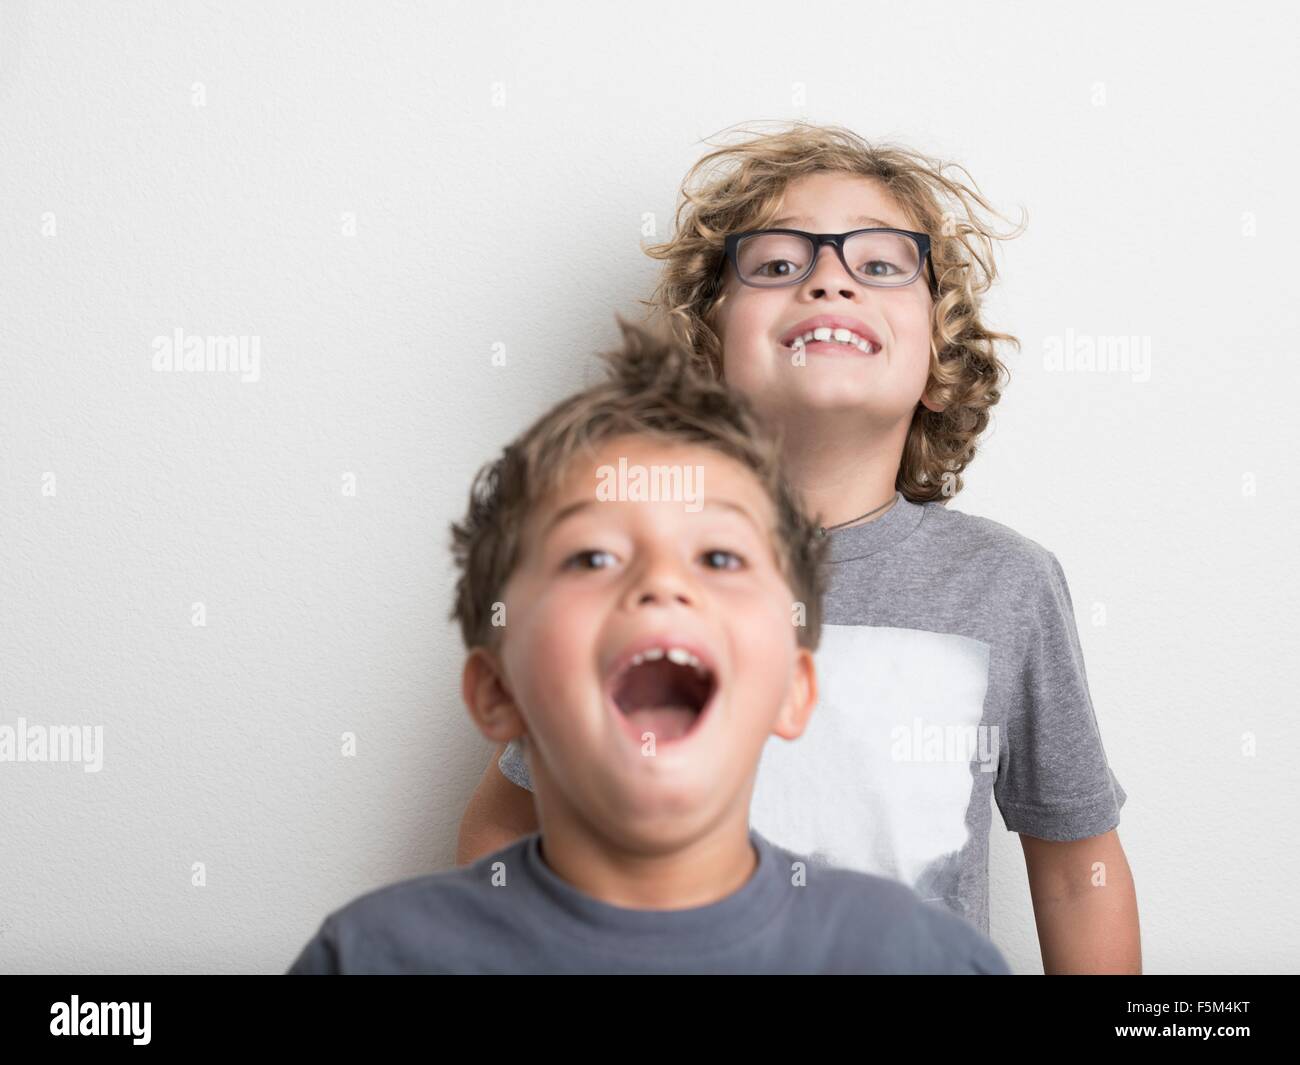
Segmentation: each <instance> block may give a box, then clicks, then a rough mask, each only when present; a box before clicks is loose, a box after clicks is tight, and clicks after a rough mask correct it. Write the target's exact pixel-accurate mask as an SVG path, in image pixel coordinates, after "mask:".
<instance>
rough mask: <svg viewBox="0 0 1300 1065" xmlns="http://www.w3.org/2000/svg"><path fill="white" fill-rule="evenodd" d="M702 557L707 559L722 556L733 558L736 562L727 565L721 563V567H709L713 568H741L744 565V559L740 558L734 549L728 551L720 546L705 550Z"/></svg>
mask: <svg viewBox="0 0 1300 1065" xmlns="http://www.w3.org/2000/svg"><path fill="white" fill-rule="evenodd" d="M703 557H704V558H709V559H715V558H719V557H722V558H729V559H734V560H735V563H736V564H735V565H734V566H729V565H727V564H726V563H723V565H722V566H721V567H710V568H714V569H719V568H720V569H742V568H743V567H744V565H745V560H744V559H743V558H741V557H740V555H738V554H736V552H734V551H728V550H726V549H725V548H721V547H715V548H713V549H712V550H710V551H705V552H704V555H703Z"/></svg>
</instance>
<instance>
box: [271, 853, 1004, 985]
mask: <svg viewBox="0 0 1300 1065" xmlns="http://www.w3.org/2000/svg"><path fill="white" fill-rule="evenodd" d="M749 836H750V840H751V841H752V842H753V844H754V847H755V849H756V850H757V853H758V865H757V867H756V868H755V870H754V873H753V875H751V876H750V878H749V880H747V881H746V882H745V884H744V885H743V886H742V887H740V888H739V889H738V890H736V891H734V892H732V894H730V895H728V896H727V897H726V898H724V899H721V900H720V901H718V902H714V903H711V904H709V905H707V906H699V907H695V908H693V909H685V910H640V909H627V908H624V907H620V906H613V905H610V904H609V903H606V902H602V901H600V900H599V899H596V898H593V897H592V896H590V895H588V894H586V893H585V892H582V891H580V890H578V889H577V888H575V887H574V886H573V885H571V884H569V883H568V882H567V881H566V880H563V879H561V877H560V876H559V875H558V874H556V873H555V872H554V871H553V870H552V869H551V868H550V867H549V866H548V865H547V864H546V861H545V857H544V852H545V845H544V843H543V842H542V836H541V835H539V834H538V833H536V832H534V833H533V834H532V835H529V836H524V837H522V838H521V839H518V840H516V841H515V842H514V843H511V844H509V845H508V846H506V847H503V848H502V849H501V850H498V851H497V852H496V853H495V854H489V855H487V856H486V857H483V858H480V859H479V860H478V861H477V862H474V863H473V864H472V865H467V866H462V867H460V868H457V869H453V870H451V871H449V872H445V873H434V874H431V875H429V876H422V877H418V878H416V879H413V880H406V881H403V882H401V883H398V884H393V885H390V886H388V887H385V888H380V889H379V890H377V891H372V892H370V893H369V894H366V895H362V896H361V897H360V898H357V899H355V900H353V901H352V902H350V903H349V904H348V905H346V906H344V907H343V908H342V909H340V910H337V911H336V912H334V913H332V914H330V915H329V916H328V917H327V918H326V919H325V921H324V922H323V923H322V925H321V927H320V930H319V931H318V932H317V933H316V935H315V937H314V938H313V939H312V940H311V941H310V942H309V943H308V944H307V945H306V947H304V948H303V951H302V953H301V954H300V955H299V956H298V958H297V960H296V961H295V962H294V963H293V965H292V966H291V967H290V968H289V970H288V972H289V974H290V975H294V974H311V973H325V974H339V973H462V974H463V973H529V974H539V973H566V974H579V973H600V974H609V975H626V974H636V973H645V974H702V973H729V974H742V973H959V974H960V973H965V974H972V975H973V974H995V975H1008V974H1009V973H1010V969H1009V968H1008V967H1007V963H1006V961H1005V960H1004V959H1003V957H1002V955H1001V954H999V953H998V950H997V948H996V947H995V946H994V945H993V944H992V943H991V942H990V941H989V940H988V939H987V938H986V937H984V936H983V935H981V934H980V933H979V932H977V931H976V930H975V929H974V928H973V927H971V925H970V924H969V923H968V922H966V921H963V920H962V919H961V918H959V917H956V916H954V915H953V914H951V913H949V912H948V911H947V910H946V909H944V908H942V907H939V906H933V905H928V904H926V903H924V902H922V901H921V900H920V898H918V897H917V895H916V893H915V892H914V891H912V890H911V889H909V888H907V887H906V886H905V885H903V884H899V883H897V882H896V881H893V880H887V879H885V878H883V877H875V876H869V875H867V874H865V873H855V872H852V871H850V870H846V869H833V868H827V867H825V866H822V865H820V864H818V863H810V862H806V861H804V860H802V859H800V858H798V857H796V856H795V855H793V854H790V853H789V852H787V851H785V850H783V849H781V848H779V847H775V846H773V845H772V844H771V843H770V842H769V841H768V840H766V839H764V838H763V837H762V836H761V835H760V834H759V833H758V832H757V831H755V830H754V829H753V828H752V827H751V829H750V833H749Z"/></svg>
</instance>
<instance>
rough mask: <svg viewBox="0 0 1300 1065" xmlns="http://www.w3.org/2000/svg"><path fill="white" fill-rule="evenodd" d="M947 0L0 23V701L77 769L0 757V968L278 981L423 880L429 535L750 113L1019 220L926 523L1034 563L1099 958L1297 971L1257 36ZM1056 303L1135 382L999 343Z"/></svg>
mask: <svg viewBox="0 0 1300 1065" xmlns="http://www.w3.org/2000/svg"><path fill="white" fill-rule="evenodd" d="M740 10H743V11H744V20H743V21H738V18H737V13H738V12H739V11H740ZM1280 10H1281V9H1280V8H1278V11H1280ZM978 11H979V15H978V21H976V20H975V19H974V18H973V16H972V15H971V14H969V13H968V12H969V9H968V5H963V4H936V3H930V4H924V5H916V4H898V3H888V4H868V3H864V2H853V3H844V4H839V5H832V6H830V7H826V6H822V7H819V8H817V9H815V10H814V9H812V8H801V7H798V6H797V5H796V6H794V7H791V5H789V4H785V3H771V2H756V3H751V4H748V5H744V7H743V9H742V8H737V7H736V6H735V5H730V4H727V5H723V4H717V5H700V4H697V3H667V4H664V3H660V4H656V5H654V6H653V8H650V9H647V10H646V14H645V15H644V16H643V17H640V18H638V17H637V15H636V13H635V12H630V11H629V9H628V8H627V7H626V6H625V5H604V6H601V5H592V4H577V3H570V4H555V3H551V4H546V5H528V4H523V3H495V4H491V5H487V6H481V5H479V6H476V5H450V4H449V5H437V6H433V5H419V4H386V3H375V2H366V3H360V2H358V3H354V4H323V3H302V4H298V5H289V4H280V3H272V4H265V5H264V4H261V3H239V4H230V5H216V4H213V5H208V4H199V3H157V4H144V3H137V4H128V5H122V6H121V7H120V8H119V7H116V6H109V5H91V4H61V3H40V4H35V3H32V4H24V3H5V4H4V5H3V6H0V359H2V362H0V418H2V421H0V581H2V582H3V584H0V626H2V628H0V655H2V657H0V724H9V725H14V724H16V722H17V719H18V718H19V717H23V718H25V719H26V720H27V721H28V722H29V723H33V724H41V725H50V724H78V725H81V724H89V725H100V726H102V728H103V735H104V763H103V769H102V770H101V771H100V772H98V773H86V772H83V770H82V769H81V768H80V767H78V766H75V765H66V764H64V765H57V764H47V765H33V764H18V765H15V764H3V765H0V969H3V970H5V971H23V972H38V971H39V972H44V971H61V970H72V971H79V972H99V971H155V970H181V971H243V970H253V971H266V972H275V971H280V970H282V969H283V968H284V967H285V966H286V965H287V964H288V963H289V961H290V960H292V958H293V956H294V954H295V953H296V952H297V950H298V949H299V948H300V947H301V945H302V944H303V943H304V942H305V940H306V938H307V937H308V936H309V935H310V934H311V933H312V932H313V931H314V930H315V928H316V926H317V925H318V923H319V921H320V919H321V918H322V917H323V916H324V914H325V913H326V912H327V911H328V910H330V909H332V908H334V907H336V906H338V905H340V904H342V903H343V902H345V901H347V900H348V899H350V898H352V897H354V896H355V895H356V894H358V893H360V892H361V891H363V890H367V889H369V888H371V887H375V886H378V885H380V884H384V883H387V882H390V881H392V880H395V879H399V878H402V877H405V876H411V875H416V874H419V873H421V872H425V871H429V870H433V869H438V868H445V867H448V866H450V865H451V864H452V855H453V848H454V842H455V832H456V826H457V824H458V821H459V818H460V815H461V813H462V811H463V808H464V805H465V802H466V801H467V799H468V797H469V794H470V792H471V790H472V788H473V786H474V784H475V781H476V779H477V777H478V775H479V773H480V771H481V769H482V767H483V764H484V761H485V759H486V756H487V754H488V750H489V747H488V745H487V743H486V742H485V741H484V740H482V739H481V738H480V737H479V736H478V734H477V733H476V732H475V730H474V729H473V727H472V726H471V724H470V721H469V719H468V717H467V715H466V713H465V711H464V709H463V707H462V706H461V704H460V702H459V698H458V694H457V692H458V679H459V668H460V662H461V648H460V645H459V641H458V637H457V634H456V632H455V631H454V629H453V628H452V626H451V625H450V624H449V623H448V622H447V620H446V612H447V610H448V607H449V603H450V590H451V581H452V571H451V566H450V559H449V555H448V552H447V548H446V544H447V526H448V523H449V522H450V521H451V520H452V519H453V518H455V517H458V516H459V515H460V514H461V512H462V509H463V506H464V503H465V498H466V489H467V486H468V482H469V477H470V475H471V474H472V472H473V471H474V470H475V469H476V468H477V467H478V465H479V464H480V463H481V462H483V461H484V460H486V459H487V458H489V457H491V455H492V454H493V453H494V452H495V451H496V449H497V448H499V446H500V445H501V444H502V443H504V442H505V441H506V440H507V439H509V438H510V437H511V436H512V435H513V434H514V433H515V432H516V431H517V430H518V429H519V428H521V427H522V426H523V425H524V424H526V423H527V422H528V421H530V420H531V419H532V418H533V417H534V416H535V415H536V414H538V413H539V412H540V411H541V410H542V409H543V407H544V406H545V405H548V404H549V403H550V402H552V401H553V400H555V399H558V398H559V397H561V396H562V395H564V394H566V393H568V392H570V391H571V390H573V389H574V388H575V387H577V386H579V385H581V384H583V383H584V382H585V381H586V380H588V379H589V377H590V374H591V365H592V364H591V360H590V359H589V357H588V356H589V354H590V353H591V352H593V351H595V350H597V349H599V348H601V347H604V346H606V345H608V344H610V343H612V342H613V340H614V339H615V338H616V337H617V330H616V328H615V325H614V321H613V312H614V311H615V310H620V311H624V312H634V311H635V310H636V305H635V300H636V298H637V297H639V296H643V295H645V294H647V292H648V291H649V288H650V285H651V283H652V280H653V278H654V276H655V268H656V264H655V263H653V262H652V261H651V260H649V259H648V258H647V257H645V256H644V255H643V254H642V253H641V252H640V250H639V242H640V241H641V239H642V232H641V226H642V224H643V219H644V216H645V215H646V214H647V213H649V214H652V215H653V216H654V217H655V219H656V220H657V224H658V227H659V233H658V235H659V236H660V237H662V236H664V235H665V234H666V233H667V232H669V230H670V228H671V224H672V211H673V209H674V206H675V201H674V194H675V189H676V186H677V183H678V181H679V180H680V179H681V177H682V175H683V174H684V173H685V171H686V169H687V167H688V166H689V165H690V163H691V162H692V161H694V160H695V159H696V158H697V157H698V156H699V155H700V154H701V153H702V152H703V151H704V150H705V147H704V146H703V145H702V144H701V143H700V139H701V138H702V137H706V136H709V135H711V134H713V133H715V132H716V131H718V130H720V129H722V128H723V127H726V126H729V125H732V124H734V123H737V122H741V121H745V120H756V119H780V118H792V117H807V118H810V119H812V120H815V121H825V122H836V123H842V124H845V125H849V126H851V127H853V128H855V129H857V130H859V131H860V132H862V133H864V134H866V135H868V136H871V137H885V138H888V137H895V138H900V139H904V140H906V141H909V142H910V143H912V144H914V145H916V146H917V147H920V148H923V149H925V150H929V151H933V152H936V153H939V154H942V155H944V156H947V157H950V158H955V159H958V160H960V161H961V162H963V163H964V164H965V165H966V166H967V167H968V168H969V169H970V170H971V171H972V172H973V173H974V174H975V176H976V178H977V179H978V181H979V182H980V184H981V186H982V187H983V188H984V189H985V191H986V192H987V193H989V195H991V196H992V197H993V198H994V199H995V201H996V202H997V203H998V204H999V205H1000V206H1001V207H1002V208H1003V209H1004V210H1006V211H1007V212H1008V213H1010V214H1011V215H1012V216H1013V217H1015V216H1016V215H1017V213H1018V212H1017V207H1018V205H1020V204H1023V205H1025V206H1026V207H1027V208H1028V211H1029V222H1030V228H1029V231H1028V232H1027V234H1026V235H1025V236H1024V237H1022V238H1021V239H1020V240H1018V241H1016V242H1014V243H1013V244H1012V245H1011V246H1009V247H1008V248H1007V250H1006V253H1005V255H1004V256H1003V259H1002V262H1003V264H1004V269H1005V281H1004V284H1003V286H1002V288H1001V290H1000V292H999V293H998V295H997V297H996V299H995V301H994V304H993V313H994V317H995V320H996V321H997V322H998V324H1000V325H1001V326H1002V327H1004V328H1007V329H1010V330H1011V331H1013V332H1016V333H1018V334H1019V335H1020V336H1021V337H1022V339H1023V341H1024V349H1023V352H1022V353H1021V354H1020V355H1019V356H1015V355H1013V356H1012V357H1011V367H1012V374H1013V380H1012V385H1011V388H1010V390H1009V391H1008V393H1007V396H1006V399H1005V401H1004V403H1003V404H1002V405H1001V406H1000V407H999V408H998V410H997V415H996V421H995V426H994V431H993V432H992V434H991V435H990V437H989V439H988V441H987V446H986V447H985V448H984V450H983V453H982V454H981V456H980V457H979V459H978V460H977V461H976V463H975V464H974V465H973V466H972V467H971V471H970V480H969V488H968V490H967V491H966V492H965V493H963V495H962V496H961V497H960V498H959V500H958V501H957V502H956V503H955V504H954V505H955V506H956V507H957V508H958V509H964V510H967V511H970V512H973V513H978V514H983V515H987V516H989V517H992V518H995V519H996V520H998V521H1001V522H1003V523H1005V524H1008V525H1010V526H1012V527H1013V528H1015V529H1018V530H1020V531H1021V532H1023V533H1025V534H1026V535H1028V536H1031V537H1033V538H1034V539H1036V540H1038V541H1039V542H1041V543H1043V544H1045V545H1046V546H1048V547H1049V548H1051V549H1052V550H1054V551H1055V552H1056V553H1057V554H1058V556H1059V557H1060V559H1061V561H1062V564H1063V565H1064V567H1065V570H1066V573H1067V576H1068V577H1069V580H1070V585H1071V590H1072V593H1073V596H1074V602H1075V607H1076V612H1077V615H1078V621H1079V626H1080V631H1081V637H1082V640H1083V644H1084V650H1085V653H1086V656H1087V662H1088V675H1089V680H1090V682H1091V686H1092V693H1093V697H1094V702H1095V704H1096V709H1097V715H1098V718H1099V720H1100V722H1101V727H1102V734H1103V737H1104V741H1105V744H1106V749H1107V751H1108V753H1109V755H1110V758H1111V760H1112V764H1113V766H1114V768H1115V771H1116V774H1117V776H1118V777H1119V779H1120V780H1121V782H1122V783H1123V784H1124V786H1125V788H1126V789H1127V790H1128V793H1129V801H1128V804H1127V806H1126V808H1125V810H1124V815H1123V823H1122V825H1121V838H1122V839H1123V842H1124V844H1125V847H1126V849H1127V851H1128V855H1129V858H1130V861H1131V863H1132V866H1133V869H1134V872H1135V875H1136V879H1137V883H1138V890H1139V897H1140V903H1141V914H1142V929H1143V937H1144V951H1145V962H1146V967H1147V970H1148V971H1149V972H1186V971H1198V972H1200V971H1206V972H1245V971H1281V970H1290V971H1294V970H1296V969H1297V968H1298V967H1300V965H1298V963H1300V930H1298V928H1297V924H1296V922H1295V920H1294V918H1293V904H1292V903H1293V900H1292V897H1291V896H1292V894H1293V891H1294V887H1295V883H1296V872H1297V854H1298V853H1300V846H1298V845H1297V844H1298V843H1300V840H1298V839H1297V829H1296V823H1295V812H1296V809H1297V773H1296V769H1295V763H1294V760H1293V758H1292V757H1291V755H1292V754H1293V752H1294V751H1295V750H1296V747H1297V742H1298V741H1300V735H1298V730H1297V724H1296V721H1297V714H1296V711H1297V709H1298V706H1297V700H1296V695H1295V692H1296V689H1297V681H1298V680H1300V677H1298V676H1297V668H1296V664H1295V661H1296V656H1295V653H1294V646H1295V627H1296V626H1295V623H1296V609H1295V603H1296V599H1297V592H1298V591H1300V587H1298V584H1300V581H1298V580H1297V572H1296V566H1295V562H1294V558H1295V556H1294V543H1295V519H1296V517H1297V512H1298V510H1300V508H1298V507H1297V498H1296V496H1297V490H1296V481H1295V478H1294V475H1293V474H1288V473H1287V470H1288V469H1289V468H1290V465H1289V464H1290V463H1291V462H1292V461H1293V457H1294V450H1293V445H1294V442H1295V426H1296V419H1295V414H1294V397H1295V395H1296V393H1297V384H1300V380H1298V377H1300V375H1298V374H1297V369H1296V366H1297V359H1300V351H1298V350H1297V341H1296V337H1297V335H1298V333H1300V330H1298V329H1297V311H1296V301H1295V298H1294V280H1295V270H1294V262H1293V254H1292V253H1293V249H1294V248H1295V247H1296V245H1297V221H1296V212H1295V208H1294V202H1293V201H1294V184H1295V176H1294V175H1295V169H1296V162H1297V158H1296V148H1295V138H1294V119H1295V115H1294V110H1295V100H1296V99H1297V89H1298V88H1300V86H1298V84H1297V81H1298V78H1297V74H1296V70H1297V64H1296V63H1295V58H1296V57H1295V54H1294V41H1295V39H1296V35H1295V30H1296V26H1295V24H1294V15H1285V16H1284V15H1281V14H1279V13H1276V12H1273V5H1263V6H1257V5H1252V4H1237V5H1234V6H1233V7H1232V9H1231V12H1230V14H1228V15H1226V16H1225V14H1224V13H1223V10H1222V9H1221V8H1206V9H1204V10H1202V11H1201V13H1200V14H1191V15H1189V14H1187V13H1186V12H1184V11H1183V9H1182V8H1172V7H1171V8H1168V9H1167V10H1165V9H1158V10H1156V11H1154V12H1146V11H1144V10H1143V9H1142V8H1141V7H1138V8H1136V9H1135V8H1133V7H1131V6H1129V5H1121V4H1114V5H1100V6H1099V5H1096V4H1092V5H1089V6H1088V7H1087V9H1086V11H1085V10H1084V9H1083V8H1079V7H1077V6H1075V7H1073V8H1072V9H1071V11H1070V13H1069V14H1068V15H1067V14H1064V13H1061V14H1057V15H1054V16H1050V17H1051V18H1052V19H1054V21H1051V22H1043V21H1041V19H1042V18H1043V17H1044V16H1043V13H1042V12H1040V11H1039V10H1038V9H1037V8H1035V7H1033V6H1029V5H1019V4H1017V5H1003V6H1001V7H1000V8H998V9H990V6H989V5H980V6H979V8H978ZM1270 12H1272V13H1270ZM1284 20H1289V22H1290V24H1284ZM196 83H201V86H202V89H201V94H202V98H200V89H199V88H197V87H196ZM498 83H499V84H500V85H502V86H504V106H496V104H497V103H498V102H500V100H501V97H500V95H499V90H498V88H497V86H498ZM1099 85H1100V86H1102V88H1099V87H1098V86H1099ZM801 93H802V94H803V95H802V96H801V95H800V94H801ZM1103 94H1104V100H1103ZM196 102H197V103H199V104H201V106H196ZM345 214H351V215H353V216H355V235H353V236H346V235H344V232H343V229H344V224H345V222H344V218H343V216H344V215H345ZM1247 214H1249V215H1250V216H1251V217H1252V218H1253V219H1254V222H1253V225H1254V230H1253V235H1247V232H1248V230H1247V223H1246V222H1244V221H1243V219H1244V217H1245V216H1246V215H1247ZM51 223H52V224H51ZM177 327H179V328H182V329H183V330H185V331H186V332H187V333H193V334H232V335H238V336H244V337H250V338H251V337H256V338H258V342H259V343H260V363H259V366H258V379H257V380H256V381H249V382H243V381H241V380H240V379H239V377H238V375H232V374H227V375H219V374H195V373H181V374H164V373H158V372H155V371H154V370H153V369H152V360H153V356H154V351H153V348H152V343H153V339H154V338H155V337H156V336H159V335H168V334H170V333H171V332H172V330H174V329H175V328H177ZM1067 331H1072V333H1073V334H1074V335H1076V336H1077V335H1084V334H1086V335H1089V336H1096V335H1116V334H1119V335H1137V336H1139V337H1142V338H1146V339H1147V340H1148V341H1149V344H1150V351H1151V360H1152V361H1151V372H1150V377H1149V380H1145V381H1137V380H1134V379H1133V375H1132V374H1121V373H1107V374H1095V373H1094V374H1081V373H1052V372H1048V371H1047V370H1045V369H1044V365H1043V353H1044V351H1045V345H1046V344H1047V343H1049V338H1051V337H1057V338H1062V337H1065V336H1066V334H1067ZM498 343H499V344H503V345H505V350H506V352H507V356H508V365H507V367H506V368H504V369H502V368H497V369H493V368H492V367H491V366H490V365H489V358H490V355H491V352H492V348H493V345H494V344H498ZM345 472H351V473H354V474H355V476H356V483H357V493H356V496H355V497H345V496H344V495H343V494H342V490H341V488H342V479H343V476H344V474H345ZM48 474H52V475H53V476H54V478H55V480H54V482H53V484H54V486H55V490H56V491H55V494H54V495H52V496H51V495H47V494H44V492H43V489H45V486H47V485H48V484H49V483H50V482H49V481H48V479H47V475H48ZM1247 478H1253V482H1254V486H1255V490H1254V493H1253V494H1246V493H1245V492H1244V491H1243V485H1244V484H1245V483H1246V481H1247ZM196 602H201V603H203V604H204V605H205V608H206V626H202V627H200V626H195V625H194V624H192V610H193V607H192V604H194V603H196ZM1095 604H1101V605H1102V606H1104V608H1105V624H1104V625H1096V624H1094V621H1093V619H1094V610H1095ZM349 731H350V732H353V733H355V734H356V737H357V743H358V753H357V757H355V758H344V757H340V754H339V742H340V741H339V737H340V735H341V734H342V733H344V732H349ZM1247 733H1249V734H1252V735H1253V736H1254V737H1255V739H1256V743H1257V747H1256V751H1255V754H1254V755H1253V756H1244V755H1243V736H1244V735H1245V734H1247ZM994 820H995V826H996V827H995V829H994V852H993V859H992V876H993V933H994V937H995V938H996V939H997V940H998V942H999V943H1000V944H1001V945H1002V946H1003V948H1004V950H1005V951H1006V952H1007V954H1008V956H1009V957H1010V958H1011V960H1012V964H1013V965H1014V966H1015V968H1016V969H1017V970H1020V971H1033V970H1035V969H1036V968H1037V967H1038V964H1039V963H1038V956H1037V946H1036V940H1035V936H1034V930H1033V917H1032V911H1031V909H1030V906H1029V896H1028V888H1027V885H1026V882H1025V876H1024V871H1023V863H1022V859H1021V857H1020V850H1019V846H1018V843H1017V842H1016V838H1015V837H1014V836H1012V835H1010V834H1008V833H1006V832H1005V831H1004V830H1003V829H1002V827H1001V823H1000V819H999V818H998V817H997V816H996V813H995V818H994ZM196 862H202V863H204V866H205V868H206V886H205V887H202V888H198V887H194V886H192V885H191V876H192V871H191V870H192V864H193V863H196Z"/></svg>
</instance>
